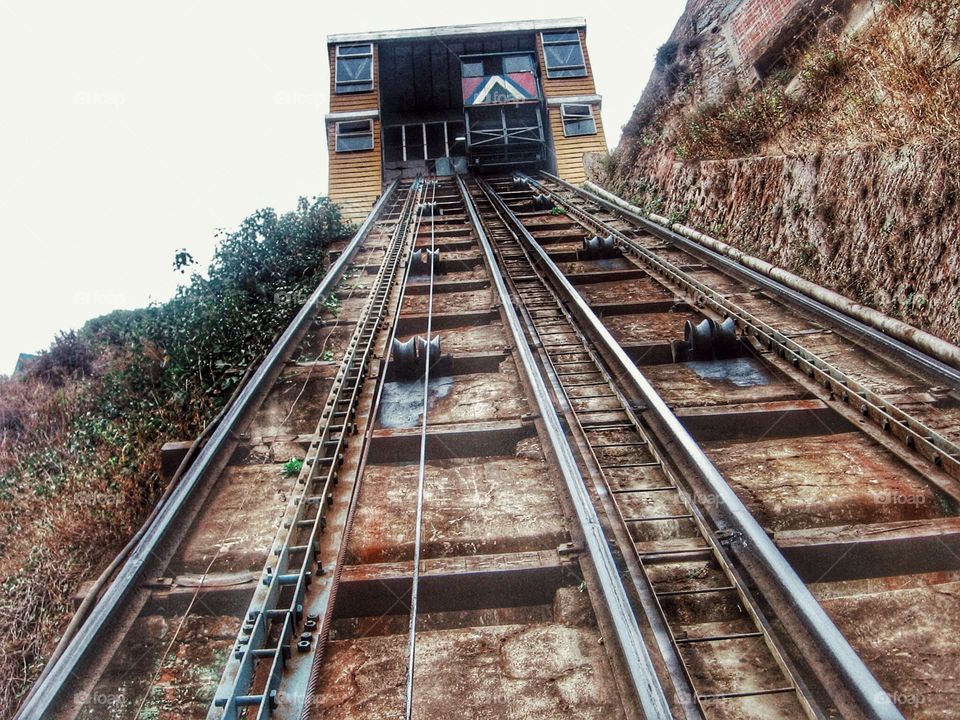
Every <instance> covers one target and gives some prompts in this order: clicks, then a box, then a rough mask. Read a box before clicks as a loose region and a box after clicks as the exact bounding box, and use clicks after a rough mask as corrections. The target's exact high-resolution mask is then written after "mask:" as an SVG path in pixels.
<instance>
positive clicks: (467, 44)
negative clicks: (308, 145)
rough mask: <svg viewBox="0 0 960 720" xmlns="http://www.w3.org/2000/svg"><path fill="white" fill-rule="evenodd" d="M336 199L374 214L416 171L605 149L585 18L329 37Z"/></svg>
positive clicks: (524, 164) (353, 212) (572, 168)
mask: <svg viewBox="0 0 960 720" xmlns="http://www.w3.org/2000/svg"><path fill="white" fill-rule="evenodd" d="M327 49H328V51H329V57H330V112H329V114H328V115H327V116H326V129H327V148H328V150H329V158H330V188H329V195H330V198H331V199H332V200H334V201H336V202H338V203H340V204H341V205H342V206H343V208H344V213H345V215H346V216H348V217H349V218H351V219H353V220H359V219H362V218H363V217H365V216H366V214H367V212H368V211H369V209H370V207H371V205H372V204H373V202H374V201H375V200H376V198H377V197H378V196H379V195H380V192H381V189H382V187H383V186H384V184H385V183H387V182H389V181H390V180H392V179H394V178H396V177H409V176H415V175H417V174H421V173H422V174H437V175H450V174H453V173H467V172H504V171H507V170H509V169H510V168H529V169H535V168H543V169H546V170H549V171H551V172H554V173H556V174H558V175H559V176H560V177H562V178H563V179H565V180H568V181H570V182H573V183H580V182H582V181H583V180H584V179H585V177H586V175H585V172H584V155H585V154H587V153H594V152H599V153H602V152H605V151H606V147H607V146H606V140H605V139H604V135H603V125H602V124H601V122H600V96H599V95H597V94H596V87H595V85H594V81H593V74H592V71H591V68H590V58H589V55H588V53H587V45H586V23H585V21H584V19H583V18H564V19H559V20H529V21H523V22H512V23H494V24H485V25H460V26H449V27H439V28H421V29H416V30H394V31H387V32H371V33H354V34H346V35H331V36H330V37H328V38H327Z"/></svg>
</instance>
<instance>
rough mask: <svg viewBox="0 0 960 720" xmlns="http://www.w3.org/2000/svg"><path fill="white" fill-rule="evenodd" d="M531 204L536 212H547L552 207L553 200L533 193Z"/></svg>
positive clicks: (547, 196)
mask: <svg viewBox="0 0 960 720" xmlns="http://www.w3.org/2000/svg"><path fill="white" fill-rule="evenodd" d="M532 202H533V207H534V209H536V210H549V209H550V208H552V207H553V198H551V197H550V196H549V195H542V194H541V193H534V194H533V198H532Z"/></svg>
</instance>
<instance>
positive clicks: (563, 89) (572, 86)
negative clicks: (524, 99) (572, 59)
mask: <svg viewBox="0 0 960 720" xmlns="http://www.w3.org/2000/svg"><path fill="white" fill-rule="evenodd" d="M577 32H579V33H580V47H581V48H583V64H584V67H585V68H586V69H587V74H586V76H584V77H571V78H554V79H550V78H548V77H547V61H546V59H545V58H544V56H543V38H542V37H541V35H540V33H537V56H538V58H539V62H540V78H541V80H542V82H543V94H544V95H545V96H546V97H548V98H552V97H565V96H570V95H595V94H596V92H597V86H596V85H595V84H594V82H593V69H592V68H591V67H590V55H589V53H588V52H587V37H586V33H585V32H584V31H583V28H580V29H579V30H578V31H577Z"/></svg>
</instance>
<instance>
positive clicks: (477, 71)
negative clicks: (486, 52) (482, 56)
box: [460, 60, 483, 78]
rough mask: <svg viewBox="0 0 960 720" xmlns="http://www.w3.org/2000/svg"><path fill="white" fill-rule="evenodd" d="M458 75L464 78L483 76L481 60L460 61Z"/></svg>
mask: <svg viewBox="0 0 960 720" xmlns="http://www.w3.org/2000/svg"><path fill="white" fill-rule="evenodd" d="M460 76H461V77H465V78H472V77H483V60H472V61H469V62H466V61H465V62H463V63H461V64H460Z"/></svg>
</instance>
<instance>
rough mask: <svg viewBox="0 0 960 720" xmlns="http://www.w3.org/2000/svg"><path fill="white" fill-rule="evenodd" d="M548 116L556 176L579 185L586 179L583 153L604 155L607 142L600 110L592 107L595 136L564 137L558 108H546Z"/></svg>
mask: <svg viewBox="0 0 960 720" xmlns="http://www.w3.org/2000/svg"><path fill="white" fill-rule="evenodd" d="M548 112H549V115H550V131H551V133H552V134H553V146H554V152H555V153H556V157H557V175H559V176H560V178H561V179H563V180H566V181H567V182H569V183H573V184H574V185H579V184H580V183H582V182H583V181H584V180H586V179H587V173H586V171H585V170H584V167H583V156H584V154H585V153H605V152H606V151H607V141H606V139H605V138H604V135H603V123H602V122H601V121H600V108H598V107H597V106H596V105H594V106H593V120H594V122H596V124H597V133H596V135H577V136H574V137H564V135H563V118H562V117H561V116H560V106H559V105H551V106H550V107H549V108H548Z"/></svg>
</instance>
